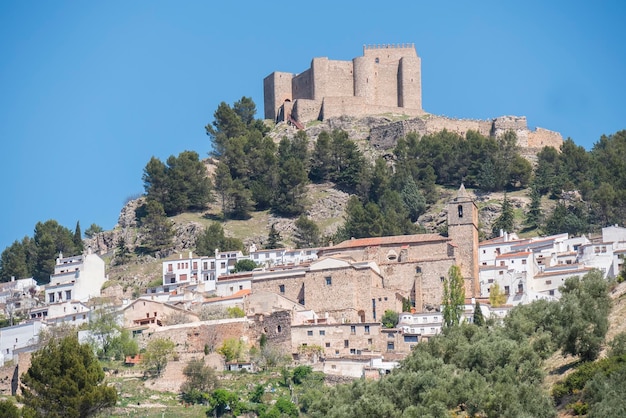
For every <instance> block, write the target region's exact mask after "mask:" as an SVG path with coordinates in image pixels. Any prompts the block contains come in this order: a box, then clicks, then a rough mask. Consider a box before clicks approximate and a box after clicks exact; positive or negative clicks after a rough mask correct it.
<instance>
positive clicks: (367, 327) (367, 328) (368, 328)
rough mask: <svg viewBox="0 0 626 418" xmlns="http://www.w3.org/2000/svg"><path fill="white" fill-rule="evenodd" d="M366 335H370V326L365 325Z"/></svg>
mask: <svg viewBox="0 0 626 418" xmlns="http://www.w3.org/2000/svg"><path fill="white" fill-rule="evenodd" d="M364 332H365V333H366V334H369V333H370V326H369V325H365V331H364Z"/></svg>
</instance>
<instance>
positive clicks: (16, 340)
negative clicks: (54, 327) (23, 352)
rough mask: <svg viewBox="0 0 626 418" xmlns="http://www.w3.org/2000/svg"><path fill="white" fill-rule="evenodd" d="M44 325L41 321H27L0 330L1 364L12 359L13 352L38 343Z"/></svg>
mask: <svg viewBox="0 0 626 418" xmlns="http://www.w3.org/2000/svg"><path fill="white" fill-rule="evenodd" d="M44 328H45V325H44V323H43V322H42V321H28V322H24V323H21V324H19V325H13V326H12V327H6V328H0V353H1V354H2V362H3V364H4V361H7V360H12V359H13V351H15V350H17V349H20V348H24V347H28V346H32V345H35V344H37V342H39V333H40V332H41V330H42V329H44Z"/></svg>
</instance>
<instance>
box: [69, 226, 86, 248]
mask: <svg viewBox="0 0 626 418" xmlns="http://www.w3.org/2000/svg"><path fill="white" fill-rule="evenodd" d="M72 241H74V246H75V248H76V252H78V253H82V252H83V249H84V246H83V234H82V233H81V231H80V221H76V229H74V239H73V240H72Z"/></svg>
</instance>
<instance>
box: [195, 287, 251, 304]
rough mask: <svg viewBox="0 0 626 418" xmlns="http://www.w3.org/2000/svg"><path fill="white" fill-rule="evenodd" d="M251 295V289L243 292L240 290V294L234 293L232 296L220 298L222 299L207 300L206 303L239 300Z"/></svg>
mask: <svg viewBox="0 0 626 418" xmlns="http://www.w3.org/2000/svg"><path fill="white" fill-rule="evenodd" d="M251 293H252V291H251V290H250V289H243V290H240V291H238V292H235V293H233V294H232V295H230V296H220V297H216V298H208V299H205V302H206V303H212V302H221V301H224V300H229V299H239V298H242V297H244V296H248V295H249V294H251Z"/></svg>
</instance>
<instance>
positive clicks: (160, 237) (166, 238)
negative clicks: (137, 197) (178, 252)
mask: <svg viewBox="0 0 626 418" xmlns="http://www.w3.org/2000/svg"><path fill="white" fill-rule="evenodd" d="M144 206H145V207H144V211H145V215H144V216H143V217H142V218H141V227H142V230H143V233H144V235H145V240H144V243H143V246H142V249H143V250H144V251H145V252H147V253H149V254H154V253H156V252H159V251H162V250H165V249H167V248H170V247H171V245H172V239H173V238H174V231H173V229H172V223H171V222H170V220H169V219H167V216H165V211H164V210H163V206H162V205H161V204H160V203H159V202H157V201H155V200H151V199H148V201H147V202H146V203H145V205H144Z"/></svg>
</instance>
